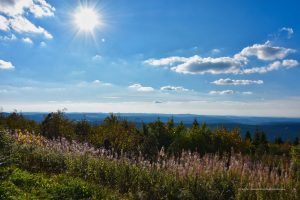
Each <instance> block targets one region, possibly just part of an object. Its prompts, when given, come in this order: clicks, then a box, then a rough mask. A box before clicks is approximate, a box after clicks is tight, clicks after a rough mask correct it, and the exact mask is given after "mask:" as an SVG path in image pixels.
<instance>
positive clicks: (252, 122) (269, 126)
mask: <svg viewBox="0 0 300 200" xmlns="http://www.w3.org/2000/svg"><path fill="white" fill-rule="evenodd" d="M5 114H9V113H5ZM47 114H48V113H37V112H25V113H23V115H24V116H25V117H26V118H28V119H32V120H35V121H37V122H41V121H42V120H43V119H44V117H45V116H46V115H47ZM115 114H116V115H118V116H120V117H121V118H125V119H127V120H128V121H131V122H134V123H136V124H137V126H140V124H141V123H142V122H145V123H149V122H153V121H155V120H157V119H158V118H159V119H160V120H161V121H163V122H166V121H168V120H169V119H170V118H171V117H173V119H174V122H175V123H176V124H177V123H180V122H183V123H184V124H185V125H186V126H189V127H190V126H191V125H192V122H193V121H194V119H197V121H198V122H199V123H200V124H202V123H204V122H205V123H206V124H207V125H208V126H209V127H210V128H217V127H220V126H222V127H225V128H227V129H233V128H239V129H240V130H241V134H242V135H244V134H245V133H246V132H247V131H250V132H251V133H252V134H253V133H254V132H255V130H256V129H259V130H262V131H264V132H265V133H266V134H267V136H268V139H271V140H273V139H274V138H275V137H279V136H280V137H282V139H284V140H294V138H295V137H299V138H300V118H281V117H244V116H243V117H240V116H212V115H192V114H173V115H172V114H147V113H115ZM66 116H67V117H68V118H69V119H70V120H75V121H77V120H81V119H86V120H88V121H90V122H91V123H93V124H99V123H102V122H103V120H104V119H105V118H106V117H107V116H109V113H66Z"/></svg>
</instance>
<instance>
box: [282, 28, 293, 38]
mask: <svg viewBox="0 0 300 200" xmlns="http://www.w3.org/2000/svg"><path fill="white" fill-rule="evenodd" d="M282 31H284V32H286V33H287V37H288V38H291V37H292V35H293V34H294V30H293V29H292V28H288V27H282V28H281V29H280V32H282Z"/></svg>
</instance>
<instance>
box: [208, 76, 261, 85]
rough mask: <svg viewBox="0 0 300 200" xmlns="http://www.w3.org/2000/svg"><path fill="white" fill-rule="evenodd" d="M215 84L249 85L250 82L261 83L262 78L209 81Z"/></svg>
mask: <svg viewBox="0 0 300 200" xmlns="http://www.w3.org/2000/svg"><path fill="white" fill-rule="evenodd" d="M211 83H212V84H215V85H250V84H259V85H260V84H263V83H264V82H263V81H262V80H234V79H230V78H226V79H223V78H221V79H219V80H215V81H213V82H211Z"/></svg>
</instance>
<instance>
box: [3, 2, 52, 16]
mask: <svg viewBox="0 0 300 200" xmlns="http://www.w3.org/2000/svg"><path fill="white" fill-rule="evenodd" d="M0 8H1V10H0V12H2V13H4V14H6V15H8V16H10V17H14V16H17V15H24V14H26V13H27V12H30V13H31V14H33V15H34V16H35V17H39V18H40V17H48V16H53V15H54V11H55V8H54V7H53V6H51V5H50V4H49V3H47V2H46V1H45V0H1V1H0Z"/></svg>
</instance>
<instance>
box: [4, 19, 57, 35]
mask: <svg viewBox="0 0 300 200" xmlns="http://www.w3.org/2000/svg"><path fill="white" fill-rule="evenodd" d="M9 22H10V26H11V28H12V29H14V30H15V31H16V32H18V33H33V34H42V35H44V37H45V38H47V39H52V38H53V36H52V35H51V34H50V33H49V32H48V31H46V30H45V29H44V28H42V27H40V26H35V25H34V24H33V23H31V22H30V21H29V20H28V19H26V18H24V17H22V16H17V17H14V18H11V19H10V20H9Z"/></svg>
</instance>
